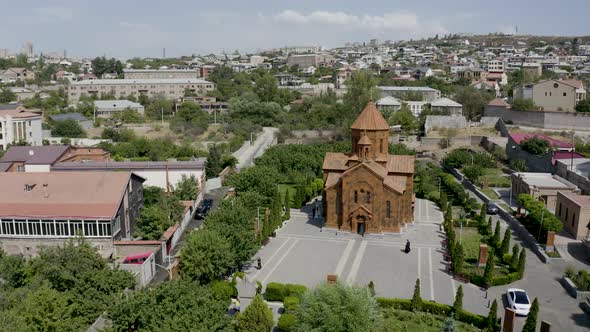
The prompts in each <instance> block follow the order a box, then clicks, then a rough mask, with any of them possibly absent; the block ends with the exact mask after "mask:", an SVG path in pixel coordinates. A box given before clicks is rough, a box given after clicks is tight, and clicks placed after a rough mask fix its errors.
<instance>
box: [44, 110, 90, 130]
mask: <svg viewBox="0 0 590 332" xmlns="http://www.w3.org/2000/svg"><path fill="white" fill-rule="evenodd" d="M49 119H50V120H51V121H53V122H62V121H66V120H74V121H76V123H78V124H79V125H80V127H82V129H84V130H88V129H90V128H92V127H93V126H94V125H93V123H92V120H89V119H87V118H86V117H85V116H84V115H82V114H80V113H62V114H54V115H49Z"/></svg>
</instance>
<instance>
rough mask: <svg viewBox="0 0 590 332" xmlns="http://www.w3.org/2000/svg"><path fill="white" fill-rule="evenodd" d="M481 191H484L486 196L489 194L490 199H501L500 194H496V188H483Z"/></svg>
mask: <svg viewBox="0 0 590 332" xmlns="http://www.w3.org/2000/svg"><path fill="white" fill-rule="evenodd" d="M481 192H483V193H484V194H485V195H486V196H488V198H489V199H492V200H497V199H500V196H498V195H497V194H496V192H495V191H494V190H492V188H485V189H481Z"/></svg>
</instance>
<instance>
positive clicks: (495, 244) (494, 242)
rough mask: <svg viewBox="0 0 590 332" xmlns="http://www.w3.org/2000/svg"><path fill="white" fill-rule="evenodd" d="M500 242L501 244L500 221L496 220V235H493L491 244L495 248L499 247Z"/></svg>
mask: <svg viewBox="0 0 590 332" xmlns="http://www.w3.org/2000/svg"><path fill="white" fill-rule="evenodd" d="M499 244H500V222H499V221H496V229H494V236H493V237H492V243H491V245H492V246H493V247H494V249H498V246H499Z"/></svg>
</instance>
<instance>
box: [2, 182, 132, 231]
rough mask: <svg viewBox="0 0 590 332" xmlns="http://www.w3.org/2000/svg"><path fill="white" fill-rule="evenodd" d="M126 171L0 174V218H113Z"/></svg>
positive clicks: (122, 188) (124, 187)
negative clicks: (0, 185) (0, 186)
mask: <svg viewBox="0 0 590 332" xmlns="http://www.w3.org/2000/svg"><path fill="white" fill-rule="evenodd" d="M130 176H131V173H128V172H92V173H89V172H66V173H60V172H51V173H25V172H9V173H0V183H2V188H3V190H0V217H2V218H47V219H52V218H56V219H102V220H105V219H106V220H109V219H113V218H114V217H115V215H116V213H117V211H118V209H119V204H120V202H121V198H122V197H123V194H124V192H125V190H126V188H127V185H128V182H129V177H130Z"/></svg>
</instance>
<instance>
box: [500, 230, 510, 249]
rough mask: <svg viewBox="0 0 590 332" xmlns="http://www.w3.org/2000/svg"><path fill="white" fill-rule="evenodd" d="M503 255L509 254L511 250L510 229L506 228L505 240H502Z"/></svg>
mask: <svg viewBox="0 0 590 332" xmlns="http://www.w3.org/2000/svg"><path fill="white" fill-rule="evenodd" d="M501 250H502V254H507V253H508V250H510V228H506V231H505V232H504V239H502V246H501Z"/></svg>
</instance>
